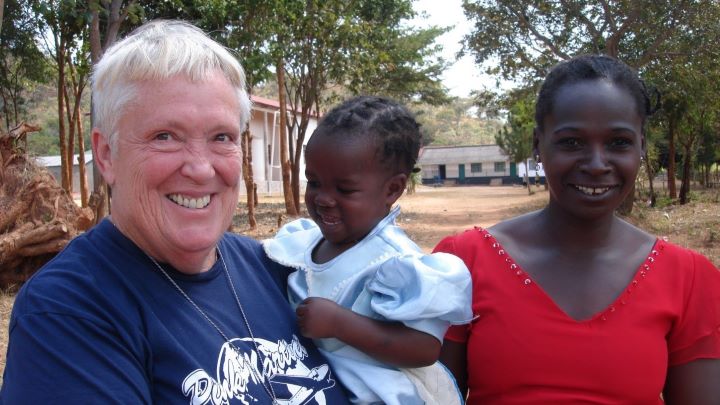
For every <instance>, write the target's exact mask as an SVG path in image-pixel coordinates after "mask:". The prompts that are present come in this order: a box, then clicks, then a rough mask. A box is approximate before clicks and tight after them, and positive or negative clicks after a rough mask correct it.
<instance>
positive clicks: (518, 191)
mask: <svg viewBox="0 0 720 405" xmlns="http://www.w3.org/2000/svg"><path fill="white" fill-rule="evenodd" d="M534 190H536V192H535V193H534V194H533V195H528V194H527V190H526V189H524V188H522V187H440V188H429V187H419V188H418V190H417V193H416V194H413V195H406V196H403V197H402V198H401V199H400V205H401V206H402V207H403V213H402V215H401V216H400V218H399V219H400V224H401V226H402V227H403V228H404V229H405V230H406V231H407V232H408V234H409V235H410V237H411V238H412V239H413V240H415V241H416V242H417V243H418V244H419V245H420V246H421V247H422V248H423V249H425V250H427V251H429V250H430V249H432V247H433V246H434V245H435V244H436V243H437V242H439V241H440V239H441V238H442V237H443V236H446V235H449V234H452V233H456V232H460V231H462V230H464V229H467V228H470V227H472V226H473V225H480V226H484V227H487V226H490V225H492V224H494V223H496V222H498V221H500V220H502V219H505V218H509V217H512V216H515V215H519V214H521V213H524V212H528V211H531V210H535V209H538V208H540V207H541V206H542V205H544V203H545V202H546V201H547V198H548V195H547V192H546V191H544V190H542V189H534ZM260 201H261V203H260V205H259V206H258V207H257V213H256V218H257V221H258V227H257V229H255V230H250V229H249V227H248V226H247V225H246V224H247V221H246V218H245V216H244V214H243V213H244V211H245V210H244V207H241V209H240V210H239V214H238V215H237V216H236V217H235V219H234V221H233V223H234V225H233V231H234V232H237V233H241V234H245V235H248V236H251V237H254V238H256V239H263V238H268V237H272V236H273V235H274V234H275V232H277V228H278V219H280V221H281V222H282V223H285V222H288V220H289V218H287V217H286V216H284V215H283V212H284V211H285V210H284V203H283V199H282V198H281V197H261V198H260ZM303 210H304V207H303ZM628 220H629V221H630V222H632V223H634V224H636V225H637V226H639V227H640V228H643V229H645V230H647V231H648V232H650V233H652V234H655V235H658V236H661V237H662V236H666V237H668V239H669V240H670V241H671V242H673V243H676V244H679V245H681V246H686V247H689V248H692V249H694V250H697V251H699V252H701V253H702V254H704V255H705V256H707V257H708V258H710V260H711V261H712V262H713V263H714V264H715V265H716V266H718V267H720V190H710V191H696V192H694V194H693V201H691V202H690V203H689V204H686V205H682V206H681V205H666V206H664V207H663V208H649V207H645V206H643V205H642V204H638V206H637V208H636V209H635V210H634V211H633V214H632V215H631V216H630V217H629V218H628ZM13 300H14V296H13V295H12V294H9V293H7V292H2V291H0V385H2V370H3V369H4V366H5V348H6V347H7V330H8V320H9V317H10V310H11V308H12V304H13Z"/></svg>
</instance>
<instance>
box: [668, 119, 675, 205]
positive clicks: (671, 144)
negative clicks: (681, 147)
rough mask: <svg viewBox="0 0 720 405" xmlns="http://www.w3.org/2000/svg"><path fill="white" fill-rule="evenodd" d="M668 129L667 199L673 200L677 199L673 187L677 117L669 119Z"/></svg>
mask: <svg viewBox="0 0 720 405" xmlns="http://www.w3.org/2000/svg"><path fill="white" fill-rule="evenodd" d="M668 127H669V128H668V169H667V185H668V197H670V198H671V199H675V198H677V188H676V187H675V130H676V129H677V117H675V116H671V117H670V123H669V125H668Z"/></svg>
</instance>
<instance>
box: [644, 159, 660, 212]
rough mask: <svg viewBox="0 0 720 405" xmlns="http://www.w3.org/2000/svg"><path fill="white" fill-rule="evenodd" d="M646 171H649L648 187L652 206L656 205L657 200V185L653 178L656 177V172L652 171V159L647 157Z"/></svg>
mask: <svg viewBox="0 0 720 405" xmlns="http://www.w3.org/2000/svg"><path fill="white" fill-rule="evenodd" d="M645 171H646V172H647V177H648V188H649V190H650V191H649V192H650V206H651V207H655V203H656V202H657V197H656V196H655V186H654V185H653V178H654V177H655V174H654V173H653V171H652V165H651V164H650V159H648V158H646V159H645Z"/></svg>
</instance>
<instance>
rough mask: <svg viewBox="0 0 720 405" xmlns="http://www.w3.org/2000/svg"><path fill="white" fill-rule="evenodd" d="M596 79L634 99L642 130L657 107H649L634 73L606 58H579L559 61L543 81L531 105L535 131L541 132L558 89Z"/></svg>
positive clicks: (644, 91)
mask: <svg viewBox="0 0 720 405" xmlns="http://www.w3.org/2000/svg"><path fill="white" fill-rule="evenodd" d="M598 79H606V80H609V81H611V82H612V83H614V84H616V85H618V86H620V87H623V88H625V89H627V91H628V92H629V93H630V95H631V96H632V98H633V99H634V100H635V105H636V107H637V113H638V114H640V116H641V119H642V125H643V128H644V127H645V120H646V118H647V117H648V116H649V115H651V114H652V113H653V112H654V111H655V109H656V107H657V106H653V105H652V104H653V103H652V102H651V100H650V95H649V92H648V89H647V88H646V87H645V83H644V82H643V81H642V80H640V78H639V77H638V74H637V72H635V71H634V70H633V69H632V68H631V67H630V66H628V65H626V64H625V63H623V62H622V61H620V60H618V59H615V58H613V57H610V56H607V55H581V56H576V57H574V58H572V59H569V60H566V61H563V62H560V63H559V64H557V65H556V66H555V67H553V68H552V70H551V71H550V73H549V74H548V75H547V77H546V78H545V81H544V82H543V84H542V87H541V88H540V92H539V93H538V98H537V103H536V104H535V124H536V125H537V127H538V129H540V130H542V129H543V120H544V119H545V117H546V116H547V115H548V114H550V112H551V111H552V109H553V102H554V101H555V95H556V93H557V92H558V90H559V89H560V87H562V86H563V85H566V84H570V83H578V82H583V81H588V80H598ZM655 104H657V100H656V101H655Z"/></svg>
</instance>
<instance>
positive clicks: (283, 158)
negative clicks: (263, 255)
mask: <svg viewBox="0 0 720 405" xmlns="http://www.w3.org/2000/svg"><path fill="white" fill-rule="evenodd" d="M275 70H276V72H277V73H276V74H277V81H278V101H279V103H280V136H279V138H280V167H281V169H282V183H283V195H284V196H285V211H286V212H287V214H288V215H289V216H297V215H298V211H297V210H296V209H295V203H294V197H293V191H292V187H291V184H290V177H291V167H290V162H289V161H288V142H287V124H286V120H287V104H286V103H285V67H284V63H283V60H282V59H278V61H277V66H276V68H275Z"/></svg>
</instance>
